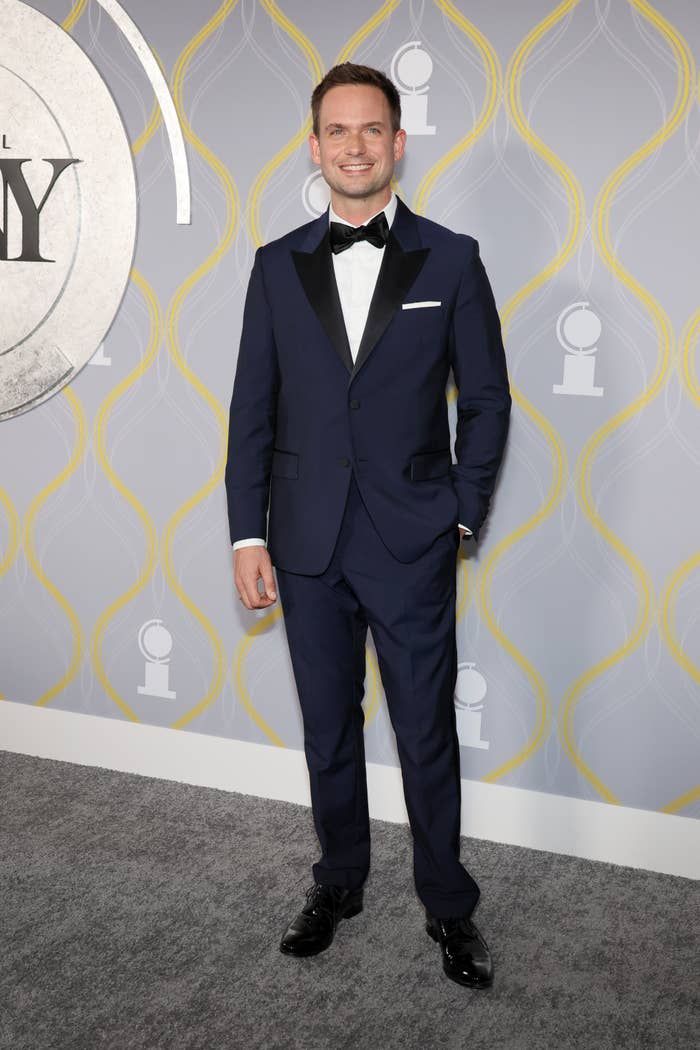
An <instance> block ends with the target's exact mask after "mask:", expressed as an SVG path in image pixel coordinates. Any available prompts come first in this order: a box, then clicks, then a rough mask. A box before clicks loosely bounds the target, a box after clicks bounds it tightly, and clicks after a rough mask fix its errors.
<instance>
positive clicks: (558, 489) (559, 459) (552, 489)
mask: <svg viewBox="0 0 700 1050" xmlns="http://www.w3.org/2000/svg"><path fill="white" fill-rule="evenodd" d="M578 3H579V0H565V2H563V3H561V4H559V6H558V7H556V8H555V10H554V11H552V12H551V13H550V14H549V15H548V16H547V17H546V18H544V19H542V21H540V22H539V23H538V24H537V25H536V26H534V28H533V29H531V30H530V32H529V33H528V34H527V35H526V36H525V37H524V39H523V40H522V41H521V43H520V44H519V45H518V47H517V49H516V51H515V52H514V54H513V57H512V58H511V60H510V62H509V64H508V69H507V70H506V77H505V81H506V87H507V91H506V94H505V97H504V102H505V105H506V111H507V112H508V115H509V118H510V120H511V121H512V123H513V125H514V127H515V129H516V131H517V132H518V134H519V135H520V137H521V138H522V139H523V141H524V142H526V143H527V144H528V145H529V146H530V147H531V149H533V150H534V151H536V152H537V153H538V154H539V155H540V156H541V157H542V158H543V159H544V160H545V161H546V162H547V163H548V164H549V166H550V167H551V168H552V170H553V171H555V172H556V173H557V175H558V176H559V178H560V179H561V181H562V184H563V186H564V189H565V192H566V196H567V201H568V205H569V217H568V227H567V230H566V234H565V238H564V244H563V247H562V248H561V250H560V251H559V253H558V254H557V255H556V256H555V257H554V258H553V259H552V260H551V262H550V263H549V264H548V265H547V266H545V267H544V269H542V270H540V272H539V273H538V274H536V275H535V276H534V277H533V278H531V279H530V280H529V281H527V282H526V284H525V285H523V287H522V288H521V289H520V290H519V291H518V292H517V293H516V294H515V295H514V296H513V297H512V298H511V299H510V300H509V301H508V303H507V304H506V306H505V308H504V310H503V314H502V317H501V323H502V329H503V334H504V339H506V341H507V332H508V329H509V327H510V322H511V320H512V318H513V316H514V314H515V313H516V311H517V310H518V309H519V307H520V306H521V305H522V303H523V302H524V301H525V300H526V299H527V298H528V297H529V296H530V295H532V294H533V292H534V291H535V290H536V289H537V288H539V287H540V286H541V285H542V284H544V283H545V282H547V281H549V280H550V279H551V278H553V277H554V276H555V275H556V274H557V273H558V272H559V271H561V270H562V269H563V268H564V266H565V264H566V262H567V261H568V259H569V257H570V256H571V255H572V253H573V252H574V251H575V249H576V245H577V243H578V241H579V239H580V237H581V233H582V229H583V224H584V212H585V202H584V197H583V191H582V190H581V187H580V185H579V183H578V180H577V179H576V177H575V175H574V174H573V172H571V171H570V170H569V169H568V168H567V167H566V165H565V164H564V163H563V162H562V161H561V160H560V159H559V158H558V157H557V156H556V154H555V153H554V152H553V151H552V150H550V149H549V147H548V146H546V145H545V144H544V143H543V142H542V140H541V139H540V138H539V137H538V136H537V135H535V133H534V132H533V131H532V129H531V128H530V126H529V125H528V123H527V121H526V119H525V115H524V109H523V105H522V100H521V97H520V89H521V83H522V76H523V72H524V69H525V65H526V63H527V60H528V58H529V56H530V54H531V52H532V51H533V49H534V47H535V45H536V44H537V43H538V42H539V40H540V39H541V38H542V37H543V36H545V35H546V33H547V32H548V31H549V30H550V29H551V28H552V27H553V26H555V25H556V24H557V22H559V21H561V19H562V18H564V16H565V15H567V14H568V13H569V11H571V10H572V9H573V8H574V7H575V6H576V5H577V4H578ZM511 394H512V397H513V401H514V402H515V404H516V405H518V406H519V407H520V408H521V409H522V411H523V412H524V413H525V414H526V415H527V416H528V417H529V418H530V419H531V420H532V422H533V423H534V424H535V426H536V427H537V428H538V429H539V430H540V431H541V432H542V434H543V436H544V438H545V440H546V442H547V444H548V446H549V448H550V452H551V456H552V477H551V481H550V485H549V491H548V493H547V496H546V498H545V501H544V503H543V504H542V505H541V506H540V507H539V509H538V510H537V512H536V513H535V514H534V515H533V516H532V517H531V518H529V519H528V520H527V521H525V522H524V523H523V524H522V525H520V526H519V527H518V528H517V529H515V531H514V532H512V533H510V535H508V536H506V537H505V538H504V539H503V540H501V542H500V543H499V544H497V545H496V546H495V547H494V548H493V550H492V551H491V553H490V554H489V556H488V557H487V559H486V561H485V562H484V566H483V569H482V570H481V573H480V581H479V583H480V587H479V605H480V609H481V615H482V617H483V619H484V622H485V623H486V625H487V626H488V628H489V630H490V631H491V633H492V635H493V636H494V638H495V639H496V641H498V642H499V644H500V645H501V646H502V647H503V648H504V649H505V651H506V652H507V653H508V654H509V656H510V657H511V658H512V659H513V660H514V662H515V663H517V664H518V665H519V666H520V667H521V668H522V670H523V672H524V674H525V676H526V678H527V679H528V680H529V682H530V684H531V687H532V690H533V694H534V696H535V698H536V702H537V711H536V719H535V724H534V726H533V729H532V732H531V734H530V737H529V739H528V740H527V742H526V743H525V745H524V746H523V747H522V748H521V749H520V750H519V751H518V752H516V754H515V755H513V756H512V757H511V758H509V759H507V760H506V761H505V762H503V763H501V765H500V766H498V767H496V769H493V770H492V771H491V772H490V773H488V774H487V775H486V776H485V777H483V778H482V779H483V780H485V781H491V782H493V781H496V780H499V779H501V778H502V777H504V776H506V775H507V774H508V773H510V772H511V771H512V770H514V769H516V768H517V767H518V766H520V765H522V764H523V763H524V762H526V761H527V760H528V759H529V758H530V757H531V756H532V755H534V754H535V753H536V751H538V750H539V748H540V747H541V746H542V744H543V743H544V740H545V738H546V736H547V733H548V732H549V728H550V725H551V720H552V703H551V699H550V696H549V691H548V689H547V686H546V683H545V681H544V679H543V678H542V676H541V675H540V673H539V672H538V671H537V669H536V668H535V667H534V666H533V664H532V663H530V661H529V660H528V659H527V658H526V657H525V656H524V655H523V653H521V652H520V651H519V649H517V648H516V646H515V645H513V643H512V642H511V641H510V640H509V639H508V638H507V637H506V635H505V634H504V632H503V631H502V630H501V628H500V626H499V624H498V622H497V621H496V617H495V615H494V612H493V606H492V601H491V586H492V582H493V577H494V573H495V568H496V565H497V563H498V562H499V560H500V559H501V558H502V557H503V556H504V555H505V554H506V552H507V551H509V550H511V549H512V548H514V547H515V546H516V544H517V543H518V542H519V541H520V540H521V539H522V538H523V537H524V536H526V535H527V534H528V533H529V532H531V531H532V530H533V529H535V528H536V527H537V526H538V525H540V524H541V523H542V522H543V521H544V520H545V519H546V518H548V517H549V516H550V515H551V514H552V513H553V512H554V510H555V509H556V507H557V506H558V504H559V503H560V502H561V499H562V496H563V494H564V491H565V485H566V477H567V475H568V459H567V455H566V448H565V446H564V443H563V442H562V440H561V438H560V437H559V435H558V434H557V432H556V430H555V429H554V427H553V426H552V424H551V423H550V421H549V420H548V419H547V418H546V417H545V416H544V415H542V413H541V412H539V411H538V410H537V409H536V408H535V406H534V405H533V404H531V402H529V401H528V399H527V398H526V397H525V396H524V394H523V393H522V392H521V391H520V390H519V389H518V388H517V386H516V385H515V384H514V383H512V382H511Z"/></svg>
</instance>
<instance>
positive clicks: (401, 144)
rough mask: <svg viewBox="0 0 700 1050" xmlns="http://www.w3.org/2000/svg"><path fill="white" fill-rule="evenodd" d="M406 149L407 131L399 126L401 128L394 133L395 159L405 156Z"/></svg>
mask: <svg viewBox="0 0 700 1050" xmlns="http://www.w3.org/2000/svg"><path fill="white" fill-rule="evenodd" d="M405 149H406V132H405V131H404V129H403V128H399V130H398V131H397V132H396V134H395V135H394V160H395V161H398V160H401V158H402V157H403V154H404V150H405Z"/></svg>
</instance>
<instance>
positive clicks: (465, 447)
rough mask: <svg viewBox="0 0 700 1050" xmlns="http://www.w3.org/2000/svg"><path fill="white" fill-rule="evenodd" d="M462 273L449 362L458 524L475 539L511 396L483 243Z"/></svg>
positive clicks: (473, 247)
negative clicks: (453, 398) (464, 525)
mask: <svg viewBox="0 0 700 1050" xmlns="http://www.w3.org/2000/svg"><path fill="white" fill-rule="evenodd" d="M469 244H470V250H469V251H468V252H467V258H466V261H465V264H464V269H463V271H462V277H461V280H460V284H459V289H458V292H457V300H456V303H455V309H454V314H453V317H452V326H451V331H450V360H451V364H452V371H453V373H454V378H455V383H456V384H457V389H458V396H457V433H456V440H455V454H456V457H457V462H456V463H453V464H452V469H451V474H452V480H453V482H454V485H455V489H456V491H457V497H458V500H459V520H460V521H463V522H466V523H468V525H469V527H470V528H471V530H472V532H473V534H474V538H475V539H478V536H479V529H480V528H481V525H482V524H483V522H484V519H485V518H486V515H487V513H488V509H489V505H490V502H491V497H492V495H493V490H494V488H495V485H496V476H497V474H498V468H499V466H500V463H501V459H502V456H503V451H504V449H505V443H506V437H507V435H508V426H509V421H510V409H511V395H510V387H509V383H508V372H507V368H506V356H505V350H504V347H503V340H502V337H501V322H500V319H499V316H498V311H497V309H496V303H495V301H494V297H493V292H492V290H491V285H490V283H489V279H488V277H487V275H486V270H485V269H484V265H483V263H482V261H481V258H480V256H479V242H478V241H476V240H474V238H471V237H470V238H469Z"/></svg>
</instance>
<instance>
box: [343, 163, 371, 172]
mask: <svg viewBox="0 0 700 1050" xmlns="http://www.w3.org/2000/svg"><path fill="white" fill-rule="evenodd" d="M340 166H341V168H342V169H343V171H362V170H363V169H364V168H371V167H372V165H371V164H341V165H340Z"/></svg>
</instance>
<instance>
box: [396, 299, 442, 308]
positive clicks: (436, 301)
mask: <svg viewBox="0 0 700 1050" xmlns="http://www.w3.org/2000/svg"><path fill="white" fill-rule="evenodd" d="M424 306H442V300H441V299H424V300H422V301H421V302H418V303H401V309H402V310H420V309H422V307H424Z"/></svg>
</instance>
